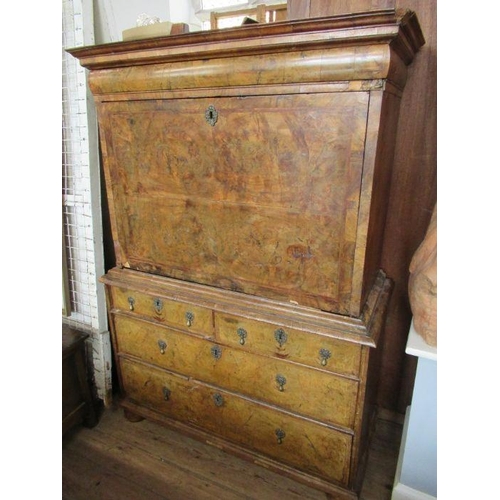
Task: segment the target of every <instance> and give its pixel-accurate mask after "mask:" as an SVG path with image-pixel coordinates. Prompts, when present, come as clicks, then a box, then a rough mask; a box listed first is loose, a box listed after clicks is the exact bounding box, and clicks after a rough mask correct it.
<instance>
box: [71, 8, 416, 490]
mask: <svg viewBox="0 0 500 500" xmlns="http://www.w3.org/2000/svg"><path fill="white" fill-rule="evenodd" d="M422 44H423V37H422V33H421V31H420V28H419V25H418V21H417V19H416V16H415V15H414V13H412V12H397V13H396V12H394V11H391V10H386V11H380V12H376V13H370V14H358V15H354V16H341V17H335V18H324V19H315V20H312V21H295V22H285V23H275V24H272V25H248V26H246V27H242V28H236V29H228V30H216V31H213V32H205V33H192V34H189V35H183V36H172V37H167V38H162V39H158V38H156V39H152V40H143V41H138V42H127V43H114V44H108V45H103V46H96V47H86V48H80V49H74V50H72V51H71V53H72V54H73V55H74V56H76V57H78V58H79V59H80V61H81V63H82V65H83V66H85V67H87V68H89V69H90V74H89V84H90V87H91V90H92V92H93V94H94V96H95V99H96V105H97V113H98V120H99V126H100V134H101V147H102V152H103V160H104V162H103V163H104V172H105V177H106V184H107V189H108V196H109V199H108V201H109V206H110V216H111V226H112V232H113V241H114V245H115V253H116V260H117V261H116V267H115V268H114V269H111V270H110V271H109V272H108V273H107V274H106V276H105V277H103V279H102V281H103V282H104V283H105V285H106V290H107V298H108V307H109V313H110V323H111V331H112V338H113V347H114V352H115V360H116V365H117V373H118V376H119V382H120V388H121V393H122V396H123V399H122V403H121V404H122V405H123V407H124V408H125V409H126V411H127V414H128V415H129V416H132V415H135V416H139V417H146V418H150V419H153V420H155V421H158V422H162V423H164V424H166V425H169V426H171V427H173V428H175V429H178V430H180V431H183V432H185V433H188V434H190V435H192V436H195V437H197V438H199V439H203V440H205V441H207V442H210V443H212V444H215V445H216V446H219V447H220V448H222V449H224V450H227V451H230V452H233V453H237V454H238V455H240V456H243V457H245V458H247V459H250V460H253V461H254V462H256V463H259V464H262V465H264V466H266V467H268V468H271V469H273V470H278V471H280V472H282V473H283V474H287V475H289V476H290V477H293V478H294V479H296V480H299V481H303V482H305V483H308V484H310V485H312V486H314V487H316V488H319V489H322V490H324V491H327V492H329V493H331V494H334V495H336V496H337V497H338V498H355V497H356V496H357V491H358V490H359V486H360V483H361V478H362V472H363V463H364V460H365V458H366V450H367V445H368V436H369V432H370V423H371V421H372V419H373V414H374V413H373V412H374V407H375V399H376V387H377V379H378V364H379V356H380V349H377V347H379V346H380V344H381V342H382V338H383V336H382V331H383V324H384V319H385V311H386V309H387V304H388V300H389V295H390V290H391V282H390V280H389V279H387V277H386V275H385V273H384V272H383V271H382V270H381V269H380V258H381V250H382V245H383V232H384V223H385V218H386V213H387V198H388V192H389V184H390V182H389V181H390V175H391V162H392V157H393V153H394V142H395V135H396V130H397V118H398V111H399V103H400V98H401V95H402V91H403V88H404V85H405V82H406V67H407V65H408V64H409V63H410V62H411V61H412V59H413V57H414V54H415V53H416V51H417V50H418V49H419V48H420V46H421V45H422Z"/></svg>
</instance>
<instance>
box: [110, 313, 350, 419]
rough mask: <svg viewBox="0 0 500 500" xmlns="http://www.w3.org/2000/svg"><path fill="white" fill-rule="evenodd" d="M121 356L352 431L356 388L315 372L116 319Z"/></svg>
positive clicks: (163, 328) (142, 323)
mask: <svg viewBox="0 0 500 500" xmlns="http://www.w3.org/2000/svg"><path fill="white" fill-rule="evenodd" d="M114 328H115V337H116V347H117V349H118V352H119V353H120V354H125V355H128V356H133V357H136V358H140V359H142V360H143V361H146V362H148V363H152V364H155V365H157V366H159V367H162V368H166V369H168V370H172V371H174V372H176V373H179V374H182V375H185V376H188V377H192V378H194V379H197V380H201V381H204V382H208V383H211V384H215V385H217V386H220V387H223V388H226V389H229V390H232V391H235V392H238V393H241V394H244V395H246V396H249V397H252V398H255V399H258V400H261V401H264V402H268V403H271V404H274V405H277V406H279V407H282V408H284V409H287V410H290V411H293V412H294V413H298V414H301V415H304V416H309V417H313V418H317V419H319V420H322V421H325V422H329V423H331V424H335V425H339V426H343V427H347V428H350V429H352V428H353V427H354V419H355V414H356V400H357V394H358V385H359V383H358V382H357V381H356V380H352V379H349V378H346V377H341V376H337V375H334V374H332V373H329V372H327V371H322V370H318V369H311V368H309V367H307V366H303V365H299V364H296V363H291V362H288V361H284V360H280V359H277V358H269V357H266V356H261V355H258V354H253V353H249V352H245V351H244V350H241V349H237V348H233V347H229V346H225V345H220V344H218V343H215V342H212V341H210V340H207V339H204V338H201V337H197V336H195V335H190V334H186V333H183V332H181V331H178V330H175V329H172V328H169V327H166V326H162V325H156V324H154V323H152V322H147V321H141V320H137V319H136V318H132V317H128V316H126V315H122V314H115V315H114Z"/></svg>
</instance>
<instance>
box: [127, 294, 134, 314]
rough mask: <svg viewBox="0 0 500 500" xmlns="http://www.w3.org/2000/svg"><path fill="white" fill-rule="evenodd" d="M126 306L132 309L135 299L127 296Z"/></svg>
mask: <svg viewBox="0 0 500 500" xmlns="http://www.w3.org/2000/svg"><path fill="white" fill-rule="evenodd" d="M127 300H128V308H129V309H130V310H131V311H133V310H134V305H135V299H134V297H129V298H128V299H127Z"/></svg>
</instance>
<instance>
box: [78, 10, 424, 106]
mask: <svg viewBox="0 0 500 500" xmlns="http://www.w3.org/2000/svg"><path fill="white" fill-rule="evenodd" d="M423 43H424V38H423V35H422V32H421V30H420V26H419V24H418V20H417V17H416V15H415V13H413V12H412V11H408V10H405V11H394V10H382V11H375V12H370V13H359V14H353V15H348V16H336V17H330V18H316V19H306V20H298V21H288V22H279V23H272V24H263V25H247V26H242V27H240V28H232V29H223V30H213V31H206V32H196V33H189V34H183V35H176V36H168V37H162V38H153V39H146V40H136V41H130V42H117V43H109V44H105V45H98V46H90V47H82V48H75V49H71V50H69V52H70V53H71V54H72V55H73V56H75V57H77V58H78V59H79V60H80V62H81V64H82V66H84V67H86V68H88V69H90V70H101V69H105V70H106V71H92V73H91V75H90V80H89V83H90V86H91V89H92V92H93V93H94V94H95V95H96V96H97V95H100V94H109V93H115V92H119V93H122V92H143V91H165V90H167V91H168V90H179V89H193V88H199V87H204V88H218V87H227V86H235V85H238V86H248V85H282V84H286V83H325V82H328V83H330V82H333V81H338V82H341V81H352V80H357V81H366V80H390V81H391V82H392V83H393V84H394V85H396V86H397V87H399V88H402V87H403V86H404V83H405V79H406V70H405V68H406V65H408V64H409V63H410V62H411V61H412V59H413V57H414V55H415V53H416V52H417V51H418V49H419V48H420V47H421V46H422V45H423ZM259 56H260V57H259ZM228 58H229V59H230V60H231V61H230V63H229V61H228V60H227V59H228ZM123 68H126V69H127V72H126V75H125V77H124V73H123V71H120V69H122V70H123Z"/></svg>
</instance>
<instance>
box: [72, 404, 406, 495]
mask: <svg viewBox="0 0 500 500" xmlns="http://www.w3.org/2000/svg"><path fill="white" fill-rule="evenodd" d="M401 433H402V424H401V423H400V421H398V419H397V418H394V416H392V415H389V414H388V415H385V416H384V415H381V416H380V417H379V418H378V420H377V424H376V431H375V435H374V438H373V441H372V445H371V448H370V454H369V459H368V465H367V471H366V476H365V480H364V484H363V489H362V492H361V499H362V500H390V498H391V492H392V486H393V482H394V474H395V471H396V465H397V458H398V453H399V443H400V440H401ZM62 447H63V449H62V498H63V500H94V499H96V500H97V499H99V500H163V499H165V500H209V499H218V500H239V499H247V500H250V499H255V500H299V499H301V500H328V498H329V497H328V495H326V494H325V493H322V492H320V491H317V490H313V489H311V488H309V487H307V486H304V485H302V484H300V483H297V482H295V481H292V480H290V479H288V478H285V477H282V476H280V475H278V474H275V473H273V472H271V471H269V470H266V469H264V468H262V467H259V466H257V465H254V464H252V463H249V462H247V461H243V460H241V459H239V458H237V457H234V456H231V455H228V454H226V453H224V452H222V451H220V450H219V449H217V448H214V447H212V446H209V445H206V444H204V443H200V442H198V441H195V440H193V439H191V438H188V437H185V436H183V435H180V434H178V433H176V432H174V431H171V430H169V429H166V428H164V427H162V426H159V425H157V424H155V423H152V422H148V421H146V420H143V421H141V422H137V423H131V422H129V421H127V420H126V419H125V418H124V417H123V412H122V411H121V410H120V409H115V408H111V409H107V410H105V411H104V412H103V414H102V416H101V417H100V420H99V423H98V425H97V426H95V427H94V428H92V429H88V428H85V427H79V428H77V429H74V430H73V431H71V432H70V433H68V434H67V435H66V436H65V437H64V438H63V441H62Z"/></svg>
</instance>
